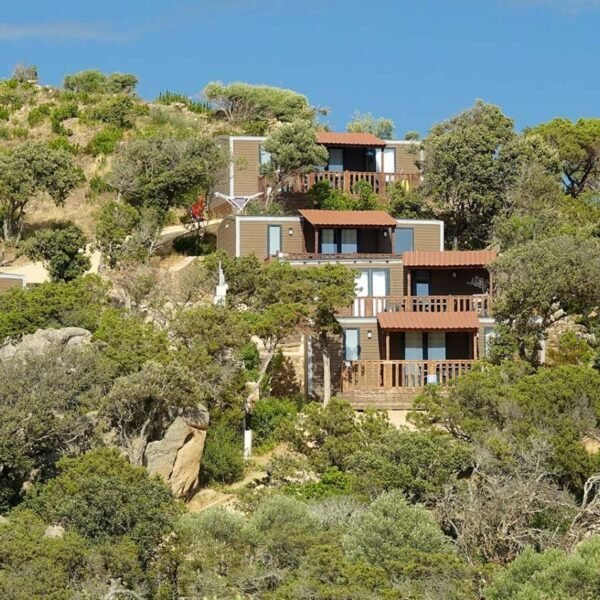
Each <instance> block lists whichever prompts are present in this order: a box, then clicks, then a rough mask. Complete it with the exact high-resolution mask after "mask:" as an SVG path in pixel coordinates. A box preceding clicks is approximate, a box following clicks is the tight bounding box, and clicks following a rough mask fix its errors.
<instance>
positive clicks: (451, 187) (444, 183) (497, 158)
mask: <svg viewBox="0 0 600 600" xmlns="http://www.w3.org/2000/svg"><path fill="white" fill-rule="evenodd" d="M516 140H517V134H516V133H515V130H514V123H513V121H512V119H510V118H508V117H506V116H505V115H504V114H503V113H502V111H501V110H500V109H499V108H498V107H497V106H494V105H492V104H486V103H485V102H483V101H481V100H478V101H477V102H476V103H475V105H474V106H473V107H472V108H470V109H468V110H466V111H464V112H462V113H460V114H459V115H457V116H455V117H452V118H451V119H449V120H447V121H444V122H442V123H439V124H437V125H434V126H433V127H432V128H431V130H430V132H429V134H428V135H427V137H426V138H425V139H424V140H423V146H422V147H423V150H424V157H425V158H424V162H423V165H422V168H423V183H422V192H423V194H424V195H425V196H427V197H428V198H430V199H431V201H432V202H433V203H434V205H435V207H436V209H437V213H438V215H439V217H440V218H441V219H443V220H444V222H445V223H446V227H447V232H448V237H449V239H450V240H451V242H452V245H453V247H454V248H458V247H459V246H468V247H481V246H484V245H485V244H486V243H487V241H488V238H489V233H490V227H491V224H492V220H493V218H494V216H495V215H496V214H497V213H498V212H499V210H500V208H501V207H502V204H503V202H504V197H505V194H506V192H507V190H508V189H509V187H510V185H511V184H512V182H513V181H514V179H515V177H516V175H517V165H518V153H516V152H515V144H516Z"/></svg>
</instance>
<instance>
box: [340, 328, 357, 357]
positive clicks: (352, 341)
mask: <svg viewBox="0 0 600 600" xmlns="http://www.w3.org/2000/svg"><path fill="white" fill-rule="evenodd" d="M344 359H345V360H360V334H359V331H358V329H344Z"/></svg>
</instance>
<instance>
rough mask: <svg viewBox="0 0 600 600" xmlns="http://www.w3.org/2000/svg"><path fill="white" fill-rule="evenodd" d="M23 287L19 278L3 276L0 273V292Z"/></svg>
mask: <svg viewBox="0 0 600 600" xmlns="http://www.w3.org/2000/svg"><path fill="white" fill-rule="evenodd" d="M21 287H23V281H22V280H21V279H16V278H14V277H4V276H3V275H2V274H1V273H0V294H3V293H4V292H7V291H8V290H10V289H12V288H21Z"/></svg>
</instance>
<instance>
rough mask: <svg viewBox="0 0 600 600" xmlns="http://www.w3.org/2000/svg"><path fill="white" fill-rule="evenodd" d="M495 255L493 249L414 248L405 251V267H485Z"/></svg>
mask: <svg viewBox="0 0 600 600" xmlns="http://www.w3.org/2000/svg"><path fill="white" fill-rule="evenodd" d="M496 256H497V253H496V251H495V250H438V251H435V250H414V251H411V252H405V253H404V254H403V255H402V260H403V262H404V266H405V267H485V266H486V265H489V264H490V263H491V262H492V261H493V260H494V259H495V258H496Z"/></svg>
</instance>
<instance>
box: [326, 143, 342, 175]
mask: <svg viewBox="0 0 600 600" xmlns="http://www.w3.org/2000/svg"><path fill="white" fill-rule="evenodd" d="M327 170H328V171H338V172H339V171H343V170H344V150H343V148H329V162H328V164H327Z"/></svg>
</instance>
